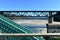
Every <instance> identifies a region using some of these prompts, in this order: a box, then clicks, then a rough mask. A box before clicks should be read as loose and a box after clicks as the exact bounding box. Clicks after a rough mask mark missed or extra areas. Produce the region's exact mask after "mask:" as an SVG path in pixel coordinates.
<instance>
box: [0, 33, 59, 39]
mask: <svg viewBox="0 0 60 40" xmlns="http://www.w3.org/2000/svg"><path fill="white" fill-rule="evenodd" d="M0 36H5V37H6V40H8V37H25V36H28V37H32V36H50V37H51V36H52V37H53V36H60V33H45V34H44V33H30V34H24V33H0Z"/></svg>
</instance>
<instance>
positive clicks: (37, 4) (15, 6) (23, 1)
mask: <svg viewBox="0 0 60 40" xmlns="http://www.w3.org/2000/svg"><path fill="white" fill-rule="evenodd" d="M0 10H60V0H0Z"/></svg>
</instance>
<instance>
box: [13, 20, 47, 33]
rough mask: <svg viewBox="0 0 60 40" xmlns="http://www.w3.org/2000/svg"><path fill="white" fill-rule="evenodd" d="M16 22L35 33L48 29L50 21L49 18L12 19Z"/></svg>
mask: <svg viewBox="0 0 60 40" xmlns="http://www.w3.org/2000/svg"><path fill="white" fill-rule="evenodd" d="M12 21H14V22H15V23H18V24H19V25H21V26H23V27H25V28H27V29H28V30H30V31H32V32H34V33H41V32H42V31H47V27H46V24H47V23H48V20H47V19H28V20H27V19H21V20H12Z"/></svg>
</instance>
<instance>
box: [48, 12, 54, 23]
mask: <svg viewBox="0 0 60 40" xmlns="http://www.w3.org/2000/svg"><path fill="white" fill-rule="evenodd" d="M52 22H53V17H52V12H49V18H48V23H52Z"/></svg>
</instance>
